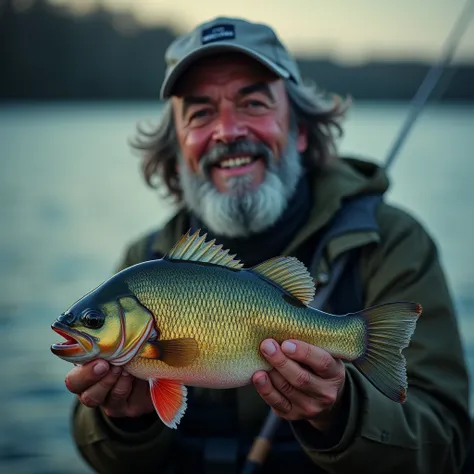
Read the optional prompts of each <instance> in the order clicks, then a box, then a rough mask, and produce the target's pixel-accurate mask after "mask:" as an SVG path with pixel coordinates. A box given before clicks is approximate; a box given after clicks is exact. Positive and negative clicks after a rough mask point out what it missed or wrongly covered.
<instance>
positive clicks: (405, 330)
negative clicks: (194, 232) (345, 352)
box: [353, 302, 422, 403]
mask: <svg viewBox="0 0 474 474" xmlns="http://www.w3.org/2000/svg"><path fill="white" fill-rule="evenodd" d="M421 312H422V307H421V305H419V304H417V303H405V302H401V303H398V302H397V303H387V304H383V305H379V306H373V307H372V308H367V309H365V310H363V311H361V312H360V313H358V315H360V316H361V317H362V318H363V319H364V320H365V323H366V329H367V330H366V350H365V353H364V355H362V356H361V357H359V358H358V359H356V360H355V361H353V364H354V365H355V366H356V367H357V369H358V370H359V371H360V372H361V373H362V374H363V375H364V376H365V377H366V378H367V379H368V380H369V382H371V383H372V385H374V386H375V387H376V388H377V389H378V390H380V391H381V392H382V393H383V394H385V395H386V396H387V397H388V398H390V399H392V400H394V401H396V402H399V403H403V402H404V401H405V399H406V392H407V375H406V360H405V357H404V356H403V355H402V349H404V348H405V347H407V346H408V344H409V342H410V338H411V336H412V334H413V332H414V330H415V326H416V322H417V320H418V317H419V316H420V314H421Z"/></svg>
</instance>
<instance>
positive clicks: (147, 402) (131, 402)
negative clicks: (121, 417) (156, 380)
mask: <svg viewBox="0 0 474 474" xmlns="http://www.w3.org/2000/svg"><path fill="white" fill-rule="evenodd" d="M154 411H155V407H154V406H153V402H152V401H151V395H150V385H149V383H148V382H147V381H146V380H140V379H135V380H134V382H133V390H132V393H131V394H130V397H129V399H128V409H127V416H130V417H135V416H140V415H143V414H145V413H151V412H154Z"/></svg>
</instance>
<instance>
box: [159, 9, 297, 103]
mask: <svg viewBox="0 0 474 474" xmlns="http://www.w3.org/2000/svg"><path fill="white" fill-rule="evenodd" d="M228 51H235V52H241V53H244V54H247V55H248V56H250V57H252V58H254V59H256V60H257V61H259V62H260V63H262V64H263V65H264V66H266V67H268V68H269V69H270V70H271V71H273V72H274V73H275V74H277V75H278V76H280V77H281V78H283V79H290V80H293V81H294V82H296V83H299V82H301V76H300V71H299V68H298V65H297V64H296V61H295V60H294V59H293V57H292V56H291V55H290V53H289V52H288V51H287V49H286V48H285V46H284V45H283V43H282V42H281V41H280V40H279V39H278V37H277V35H276V33H275V32H274V31H273V30H272V29H271V28H270V27H269V26H267V25H264V24H261V23H252V22H249V21H246V20H243V19H240V18H226V17H218V18H215V19H213V20H211V21H208V22H206V23H201V24H200V25H198V26H197V27H196V28H194V30H192V31H191V32H189V33H187V34H185V35H183V36H180V37H178V38H177V39H176V40H175V41H173V42H172V43H171V45H170V46H169V47H168V49H167V50H166V54H165V61H166V67H167V68H166V73H165V78H164V80H163V84H162V86H161V98H162V99H167V98H169V97H170V95H171V93H172V90H173V87H174V85H175V84H176V81H177V80H178V78H179V77H180V76H181V74H182V73H183V72H184V71H185V69H186V68H188V67H189V66H190V65H191V64H192V63H193V62H194V61H196V60H197V59H201V58H203V57H205V56H208V55H211V54H214V53H219V52H228Z"/></svg>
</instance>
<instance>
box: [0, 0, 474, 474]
mask: <svg viewBox="0 0 474 474" xmlns="http://www.w3.org/2000/svg"><path fill="white" fill-rule="evenodd" d="M464 3H465V2H464V1H461V0H435V1H433V0H418V1H417V2H411V1H408V0H400V1H398V2H392V1H389V0H378V1H375V0H373V1H368V0H359V1H358V2H353V1H352V0H339V1H338V2H327V1H322V0H291V1H288V0H281V1H280V0H272V1H271V2H270V1H266V2H264V1H261V2H260V3H257V2H255V1H251V0H240V1H239V2H229V4H228V5H227V3H226V2H222V1H213V0H202V1H200V2H191V1H189V0H157V1H140V0H121V1H120V0H116V1H113V0H102V1H92V0H76V1H74V0H54V1H53V0H50V1H46V0H0V99H1V103H0V144H1V145H0V222H1V233H0V288H1V290H0V335H1V341H0V342H1V344H0V359H1V361H2V379H3V384H2V389H1V390H0V472H5V473H12V474H13V473H14V474H23V473H28V474H33V473H34V474H46V473H49V474H53V473H54V474H59V473H66V472H67V473H74V474H75V473H87V472H90V471H89V470H88V468H87V466H85V465H84V463H83V462H82V460H81V459H80V458H79V456H78V455H77V453H76V450H75V448H74V446H73V444H72V442H71V435H70V425H69V417H70V407H71V402H72V396H71V395H70V394H69V393H68V392H67V390H66V389H65V387H64V376H65V374H66V373H67V371H68V370H69V369H70V365H69V364H67V363H66V362H63V361H60V360H59V359H57V358H55V357H54V356H53V355H52V354H51V353H50V350H49V346H50V344H52V343H54V342H56V340H57V336H56V335H55V333H53V332H52V331H51V329H50V324H51V322H52V321H53V320H54V319H55V318H56V317H57V316H58V315H59V314H60V313H61V312H62V311H64V310H65V309H66V308H67V307H68V306H69V305H70V304H71V303H72V302H74V301H75V300H76V299H77V298H79V297H80V296H82V295H83V294H84V293H86V292H87V291H88V290H90V289H91V288H93V287H95V286H97V284H99V283H100V282H101V281H103V280H104V279H105V278H107V277H108V276H110V274H111V273H112V272H113V270H114V267H115V265H116V264H117V263H118V260H119V259H120V258H121V256H122V252H123V250H124V247H125V245H126V244H127V243H129V242H130V241H131V240H133V239H135V238H137V237H138V236H139V235H141V234H143V233H144V232H147V231H148V230H150V229H152V228H154V227H156V226H158V225H160V224H161V223H163V222H164V221H165V220H166V219H167V218H168V217H169V216H170V215H171V213H172V212H173V208H172V206H171V205H170V204H169V203H167V202H165V201H163V200H162V199H161V198H160V196H159V195H158V194H157V192H156V191H152V190H150V189H149V188H147V187H146V186H145V184H144V182H143V179H142V177H141V175H140V170H139V160H138V158H137V156H136V155H135V154H134V153H133V152H132V150H131V149H130V147H129V144H128V141H129V140H130V139H131V138H133V136H134V134H135V130H136V126H137V124H138V123H144V124H145V126H147V127H151V126H153V125H154V124H155V123H156V121H157V119H158V118H159V116H160V110H161V104H160V101H159V100H158V92H159V88H160V83H161V80H162V77H163V73H164V60H163V55H164V52H165V49H166V47H167V46H168V44H169V43H170V41H172V39H173V38H174V37H175V36H176V35H177V34H179V33H181V32H184V31H187V30H188V29H190V28H192V27H193V26H194V25H195V24H196V23H198V22H201V21H204V20H207V19H209V18H211V17H214V16H217V15H235V16H241V17H246V18H248V19H251V20H255V21H264V22H266V23H269V24H270V25H272V26H273V27H274V28H276V30H277V31H278V33H279V35H280V37H281V38H282V39H283V41H285V42H286V43H287V45H288V46H289V48H290V49H291V50H292V51H293V52H294V53H295V54H296V55H297V58H298V61H299V63H300V65H301V69H302V71H303V74H304V75H305V76H306V77H309V78H311V79H312V80H314V81H316V82H317V83H318V84H319V85H320V86H321V87H322V88H323V89H325V90H327V91H332V92H336V93H338V94H341V95H351V96H352V97H353V100H354V106H353V107H352V109H351V111H350V113H349V115H348V119H347V122H346V124H345V135H344V137H343V138H342V139H341V140H340V142H339V146H340V150H341V153H348V154H352V155H357V156H363V157H366V158H369V159H372V160H374V161H378V162H381V161H383V160H384V159H385V157H386V155H387V153H388V150H389V148H390V146H391V144H392V143H393V140H394V139H395V136H396V135H397V133H398V132H399V130H400V127H401V126H402V124H403V122H404V120H405V119H406V117H407V114H408V112H409V101H410V99H411V98H412V97H413V95H414V94H415V92H416V90H417V88H418V87H419V85H420V84H421V82H422V80H423V78H424V76H425V74H426V73H427V71H428V69H429V68H430V67H431V65H432V64H433V62H434V61H436V60H437V59H438V58H439V56H440V52H441V49H442V45H443V43H444V41H445V38H446V37H447V35H448V33H449V31H450V30H451V28H452V26H453V24H454V22H455V20H456V18H457V16H458V15H459V13H460V11H461V9H462V8H463V6H464ZM473 149H474V22H471V24H470V26H469V29H468V31H466V34H465V35H464V37H463V39H462V41H461V43H460V45H459V48H458V50H457V52H456V55H455V57H454V59H453V62H452V64H451V65H450V66H449V68H447V69H446V71H445V74H444V75H443V79H442V81H441V82H440V84H439V87H437V89H436V91H435V92H434V94H433V96H432V97H431V99H430V102H429V104H428V105H427V106H426V107H425V109H424V110H423V113H422V115H421V116H420V117H419V119H418V121H417V122H416V125H415V127H414V128H413V130H412V132H411V134H410V135H409V137H408V139H407V140H406V142H405V143H404V146H403V148H402V149H401V150H400V153H399V155H398V156H397V161H396V163H395V165H394V166H393V168H392V169H391V173H390V174H391V178H392V187H391V191H390V193H389V196H388V199H389V200H390V201H392V202H394V203H396V204H397V205H399V206H402V207H404V208H406V209H408V210H409V211H410V212H411V213H412V214H414V215H415V216H416V217H417V218H418V219H420V220H421V221H422V222H423V223H424V224H425V225H426V226H427V228H428V229H429V231H430V233H431V234H432V236H433V237H434V238H435V240H436V242H437V244H438V246H439V250H440V254H441V258H442V262H443V264H444V267H445V270H446V273H447V276H448V279H449V284H450V287H451V290H452V294H453V297H454V299H455V303H456V306H457V310H458V316H459V324H460V327H461V331H462V337H463V340H464V344H465V350H466V355H467V360H468V363H469V368H470V371H471V374H473V375H474V269H473V256H474V252H473V250H472V243H473V242H474V186H473V184H472V182H473V179H474V160H473V159H472V150H473ZM440 337H442V335H440ZM471 385H472V383H471ZM473 401H474V400H473Z"/></svg>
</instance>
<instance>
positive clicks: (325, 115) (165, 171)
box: [131, 81, 351, 202]
mask: <svg viewBox="0 0 474 474" xmlns="http://www.w3.org/2000/svg"><path fill="white" fill-rule="evenodd" d="M286 92H287V94H288V98H289V103H290V111H291V120H292V122H293V123H294V124H298V125H300V126H302V127H304V128H305V129H306V132H307V140H308V146H307V148H306V151H305V152H304V153H302V158H303V165H304V166H305V168H306V169H308V170H314V169H321V168H323V167H325V166H326V165H327V163H328V162H329V161H330V160H331V159H333V158H334V157H335V156H336V138H338V137H341V136H342V135H343V130H342V127H341V124H340V121H341V119H342V118H343V117H344V114H345V112H346V110H347V109H348V107H349V105H350V102H351V101H350V98H348V99H347V100H346V101H343V100H342V99H341V98H340V97H339V96H337V95H333V96H332V97H330V98H329V99H328V98H326V96H325V95H324V94H323V93H322V92H321V91H320V90H319V89H318V87H316V85H314V84H312V83H309V82H306V83H304V84H295V83H293V82H291V81H286ZM131 145H132V147H133V148H135V149H137V150H141V151H142V166H141V169H142V173H143V176H144V179H145V181H146V183H147V184H148V185H149V186H150V187H152V188H158V187H160V182H161V183H162V184H164V186H165V188H166V190H167V194H168V195H172V196H174V197H175V198H176V200H177V201H178V202H179V201H181V200H182V190H181V187H180V182H179V176H178V171H177V166H176V165H177V160H178V146H179V145H178V141H177V137H176V129H175V124H174V119H173V111H172V108H171V102H170V101H167V102H166V103H165V105H164V109H163V112H162V115H161V119H160V123H159V124H158V126H157V127H156V128H155V129H154V130H153V131H151V132H146V131H145V130H144V129H143V128H142V127H140V125H138V126H137V135H136V137H135V141H134V142H133V143H132V144H131ZM154 178H155V179H158V182H154Z"/></svg>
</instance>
